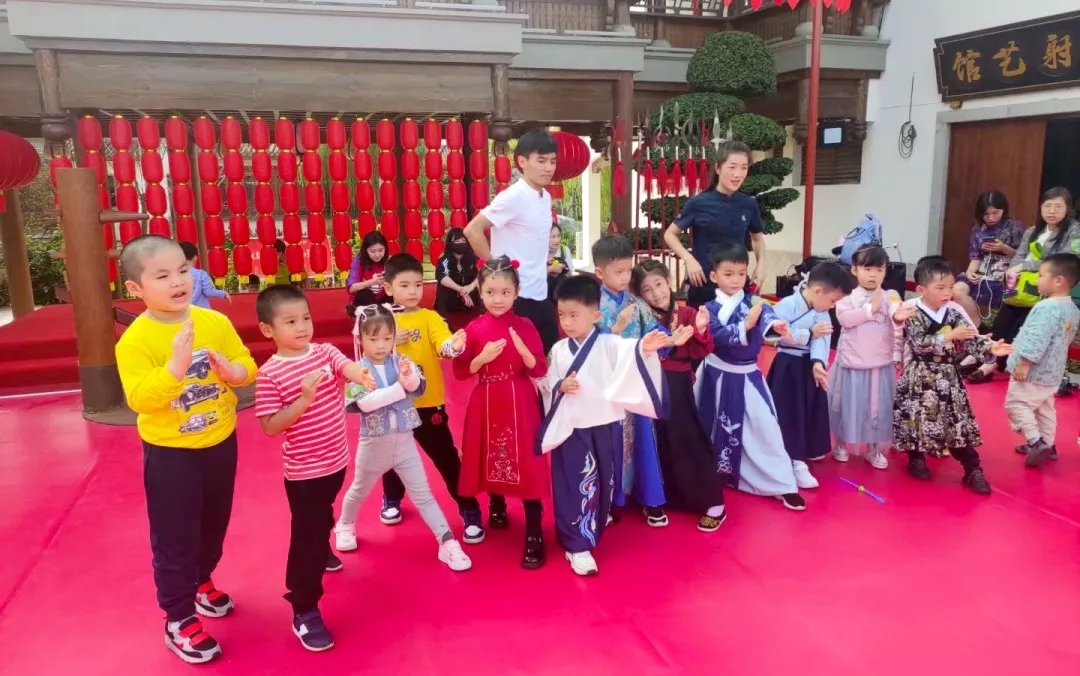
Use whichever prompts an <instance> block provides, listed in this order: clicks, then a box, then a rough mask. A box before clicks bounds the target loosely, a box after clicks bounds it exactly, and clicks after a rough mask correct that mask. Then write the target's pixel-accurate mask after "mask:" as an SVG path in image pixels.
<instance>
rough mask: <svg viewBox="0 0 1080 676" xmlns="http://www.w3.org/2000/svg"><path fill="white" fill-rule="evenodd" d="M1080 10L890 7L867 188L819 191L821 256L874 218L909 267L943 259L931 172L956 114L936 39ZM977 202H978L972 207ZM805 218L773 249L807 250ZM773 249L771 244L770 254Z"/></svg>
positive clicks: (975, 104) (1028, 98) (1034, 2)
mask: <svg viewBox="0 0 1080 676" xmlns="http://www.w3.org/2000/svg"><path fill="white" fill-rule="evenodd" d="M975 5H977V8H976V7H975ZM1077 7H1078V4H1077V2H1076V0H1024V2H1014V1H1006V0H986V1H984V2H979V3H973V2H943V1H942V0H903V2H893V3H890V4H889V5H888V7H887V9H886V10H885V17H884V22H883V24H882V30H881V37H882V38H884V39H887V40H890V41H891V44H890V45H889V50H888V57H887V58H888V64H887V67H886V70H885V72H884V74H883V75H882V78H881V80H880V81H874V82H871V88H870V89H871V91H870V96H869V97H868V106H867V117H868V119H870V120H873V124H872V125H871V127H870V129H869V131H868V133H867V138H866V142H865V144H864V146H863V166H862V183H861V184H859V185H842V186H822V187H819V188H817V190H816V191H815V198H814V202H815V208H814V232H813V251H814V252H815V253H822V252H826V251H828V250H829V249H830V248H832V247H834V246H836V242H837V240H838V239H839V238H840V237H841V236H842V235H844V234H845V233H846V232H847V231H849V230H850V229H851V228H853V227H855V225H856V224H857V223H858V222H859V220H860V219H861V217H862V215H863V214H864V213H867V212H869V213H872V214H874V215H875V216H877V217H878V218H879V219H880V220H881V222H882V223H883V224H884V226H885V239H886V241H887V243H892V242H899V244H900V250H901V252H902V254H903V257H904V260H906V261H908V262H914V261H915V260H916V259H918V258H919V257H921V256H925V255H926V254H928V253H938V252H940V241H936V242H933V243H930V242H928V236H929V231H930V230H929V226H930V193H931V172H932V170H933V167H934V132H935V126H936V121H937V115H938V113H940V112H942V111H946V110H948V109H949V106H948V105H947V104H943V103H942V102H941V96H940V95H939V94H938V91H937V80H936V77H935V74H934V60H933V49H934V39H935V38H939V37H946V36H949V35H956V34H959V33H965V32H968V31H974V30H981V29H986V28H993V27H996V26H1001V25H1005V24H1010V23H1015V22H1018V21H1026V20H1029V19H1035V18H1040V17H1046V16H1051V15H1054V14H1061V13H1063V12H1068V11H1071V10H1074V9H1076V8H1077ZM1078 46H1080V43H1078ZM1078 57H1080V54H1076V55H1074V58H1078ZM913 75H914V77H915V91H914V95H913V96H912V95H911V78H912V76H913ZM909 98H910V99H911V100H912V105H911V121H912V123H913V124H914V125H915V129H916V131H917V133H918V138H917V139H916V141H915V147H914V152H913V154H912V156H911V157H910V158H908V159H903V158H902V157H900V154H899V153H898V151H897V145H898V139H899V134H900V126H901V125H902V124H903V123H904V122H906V121H907V120H908V102H909ZM1065 98H1073V99H1076V98H1080V87H1078V88H1071V89H1068V88H1067V89H1060V90H1055V91H1049V92H1039V93H1034V94H1021V95H1012V96H995V97H990V98H986V99H977V100H973V101H965V102H964V105H963V109H964V110H969V109H975V108H982V107H987V106H1003V105H1008V104H1018V103H1028V102H1032V101H1040V100H1047V99H1065ZM946 157H947V155H946ZM990 187H991V186H987V189H990ZM975 197H976V196H975V195H972V196H971V199H972V200H974V199H975ZM802 212H803V203H802V200H799V201H798V202H795V203H794V204H792V205H791V206H790V207H788V208H787V209H785V210H784V211H783V212H781V213H780V214H778V218H779V220H780V221H782V222H783V223H784V224H785V228H784V232H783V233H781V234H780V235H776V236H775V237H776V238H777V239H776V240H775V241H776V245H775V247H773V248H775V249H778V250H786V249H788V248H789V247H790V246H794V247H795V248H794V249H792V250H799V249H800V248H801V234H802V227H801V226H802V220H803V219H802ZM789 240H790V241H789ZM796 240H797V241H796ZM773 241H774V240H773V239H770V246H772V242H773Z"/></svg>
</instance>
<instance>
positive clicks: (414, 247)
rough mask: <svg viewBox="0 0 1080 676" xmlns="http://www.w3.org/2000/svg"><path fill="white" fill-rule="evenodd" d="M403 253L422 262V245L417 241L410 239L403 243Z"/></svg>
mask: <svg viewBox="0 0 1080 676" xmlns="http://www.w3.org/2000/svg"><path fill="white" fill-rule="evenodd" d="M405 253H407V254H409V255H410V256H412V257H413V258H415V259H416V260H418V261H422V260H424V243H423V242H421V241H420V240H419V239H410V240H407V241H406V242H405Z"/></svg>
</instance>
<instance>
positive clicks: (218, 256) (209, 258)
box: [206, 247, 229, 280]
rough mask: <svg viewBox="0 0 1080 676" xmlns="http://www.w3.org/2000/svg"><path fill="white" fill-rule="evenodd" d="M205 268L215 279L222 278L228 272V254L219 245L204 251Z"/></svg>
mask: <svg viewBox="0 0 1080 676" xmlns="http://www.w3.org/2000/svg"><path fill="white" fill-rule="evenodd" d="M206 268H207V272H209V273H210V275H211V276H212V277H214V279H215V280H217V279H224V278H225V276H226V275H228V274H229V254H228V253H226V252H225V249H222V248H220V247H216V248H213V249H210V250H209V251H207V252H206Z"/></svg>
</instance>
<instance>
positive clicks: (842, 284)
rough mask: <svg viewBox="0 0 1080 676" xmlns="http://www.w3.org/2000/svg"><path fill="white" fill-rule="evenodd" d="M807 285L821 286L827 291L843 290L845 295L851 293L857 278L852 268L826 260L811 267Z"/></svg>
mask: <svg viewBox="0 0 1080 676" xmlns="http://www.w3.org/2000/svg"><path fill="white" fill-rule="evenodd" d="M806 285H807V286H819V287H821V288H823V289H825V290H826V291H842V292H844V295H845V296H846V295H847V294H849V293H851V289H852V287H854V285H855V278H854V276H853V275H852V274H851V270H849V269H848V268H845V267H844V266H842V265H840V264H839V263H832V262H830V261H824V262H822V263H818V264H817V265H815V266H814V267H812V268H810V274H809V275H807V277H806Z"/></svg>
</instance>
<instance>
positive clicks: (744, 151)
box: [709, 141, 750, 190]
mask: <svg viewBox="0 0 1080 676" xmlns="http://www.w3.org/2000/svg"><path fill="white" fill-rule="evenodd" d="M732 155H746V159H747V160H749V159H750V146H748V145H746V144H745V143H743V142H742V141H725V142H724V143H723V144H721V146H720V148H719V150H717V152H716V159H715V161H714V162H713V166H712V170H713V171H712V177H711V178H710V179H709V190H716V186H718V185H720V173H719V172H718V171H717V169H718V168H719V167H720V166H721V165H722V164H724V163H725V162H727V161H728V158H729V157H731V156H732Z"/></svg>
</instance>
